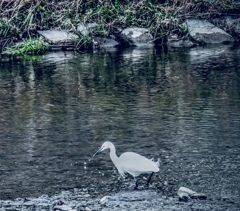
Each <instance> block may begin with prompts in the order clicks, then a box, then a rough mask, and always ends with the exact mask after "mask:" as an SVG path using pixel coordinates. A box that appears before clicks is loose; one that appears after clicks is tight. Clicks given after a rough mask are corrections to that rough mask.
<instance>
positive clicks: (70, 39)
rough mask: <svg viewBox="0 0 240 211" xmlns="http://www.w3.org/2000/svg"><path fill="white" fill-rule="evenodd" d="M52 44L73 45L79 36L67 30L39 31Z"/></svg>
mask: <svg viewBox="0 0 240 211" xmlns="http://www.w3.org/2000/svg"><path fill="white" fill-rule="evenodd" d="M37 32H38V33H39V34H40V35H42V36H43V37H44V39H46V40H47V41H48V43H49V44H51V45H73V44H74V43H75V42H76V40H77V39H78V36H77V35H75V34H73V33H70V32H68V31H65V30H44V31H37Z"/></svg>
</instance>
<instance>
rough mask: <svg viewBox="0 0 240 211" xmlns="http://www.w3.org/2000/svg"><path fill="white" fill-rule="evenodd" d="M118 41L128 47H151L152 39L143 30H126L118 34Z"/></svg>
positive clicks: (148, 33)
mask: <svg viewBox="0 0 240 211" xmlns="http://www.w3.org/2000/svg"><path fill="white" fill-rule="evenodd" d="M120 39H121V40H123V41H124V42H125V43H127V44H128V45H130V46H138V47H142V46H144V47H153V46H154V42H153V37H152V35H151V34H150V32H149V30H148V29H145V28H138V27H133V28H126V29H124V30H123V31H122V32H121V34H120Z"/></svg>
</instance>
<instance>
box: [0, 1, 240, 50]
mask: <svg viewBox="0 0 240 211" xmlns="http://www.w3.org/2000/svg"><path fill="white" fill-rule="evenodd" d="M239 12H240V3H239V1H237V0H234V1H229V0H221V1H207V0H201V1H200V0H195V1H193V0H186V1H179V0H173V1H154V0H152V1H150V0H149V1H119V0H116V1H110V0H107V1H95V0H91V1H80V2H79V1H78V0H74V1H71V2H69V1H64V0H62V1H42V0H37V1H36V0H27V1H21V0H3V1H2V3H1V5H0V14H1V15H0V37H1V38H0V48H1V50H3V49H5V47H6V46H12V45H14V44H15V43H17V42H19V41H21V40H23V39H25V40H26V39H33V38H34V39H35V38H38V37H41V35H42V33H41V32H42V31H47V32H46V33H47V34H48V35H49V32H51V31H52V30H55V31H56V30H57V31H59V30H60V31H61V33H62V34H61V36H63V37H65V36H67V37H68V38H69V36H73V37H74V39H73V40H71V42H70V43H68V40H66V39H65V40H63V39H62V38H61V39H60V43H57V47H56V43H53V42H52V40H48V38H47V37H44V38H45V39H47V41H48V42H49V43H50V45H52V47H53V48H54V49H56V48H58V47H59V46H60V47H64V48H65V49H69V46H70V49H92V48H96V47H99V46H100V47H101V46H102V45H104V46H105V47H106V46H108V47H109V46H116V45H120V46H124V45H131V44H132V40H131V39H130V41H129V39H125V38H126V37H127V36H128V33H132V34H134V33H137V34H138V33H139V31H137V32H135V31H136V30H135V31H133V30H130V32H129V31H127V32H126V33H127V34H126V33H125V34H123V35H121V32H122V31H123V30H124V29H128V28H132V27H137V28H140V29H144V30H143V31H142V32H141V33H143V34H145V35H146V34H148V36H147V37H145V35H144V37H143V36H141V37H140V38H139V39H138V42H139V40H141V44H142V42H144V43H157V44H168V43H173V44H171V45H173V46H174V47H176V46H179V47H192V46H194V45H196V44H204V43H205V42H208V41H206V40H201V39H200V40H199V38H195V37H194V36H192V35H191V34H190V33H189V32H190V31H191V29H189V27H188V26H186V20H187V19H189V18H191V19H192V18H193V19H201V20H206V21H209V22H211V24H215V25H216V26H217V27H220V29H221V30H222V29H223V30H224V31H226V33H228V34H229V35H230V36H233V38H231V39H227V40H226V39H224V40H220V41H221V42H222V41H224V42H225V41H233V40H235V41H238V40H239V29H238V28H239V27H238V26H239V16H238V14H239ZM194 24H195V23H194ZM195 26H196V24H195ZM208 26H209V24H208ZM210 27H212V26H211V25H210ZM49 30H50V31H49ZM200 31H201V29H200ZM218 32H219V31H217V32H216V31H214V33H218ZM63 33H64V35H63ZM189 35H191V36H189ZM53 36H54V37H55V38H56V36H58V35H56V34H54V35H53ZM220 36H222V35H221V34H220V35H218V36H217V37H220ZM214 39H216V38H214ZM169 41H170V42H169ZM190 41H191V42H190ZM112 42H113V43H112ZM189 42H190V43H189ZM192 42H193V43H192ZM66 43H68V44H67V46H66ZM106 43H107V45H106ZM133 45H138V43H134V42H133Z"/></svg>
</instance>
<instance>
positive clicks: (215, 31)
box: [186, 19, 234, 44]
mask: <svg viewBox="0 0 240 211" xmlns="http://www.w3.org/2000/svg"><path fill="white" fill-rule="evenodd" d="M186 25H187V27H188V31H189V35H190V36H191V37H192V38H193V39H194V40H196V41H197V42H200V43H204V44H215V43H226V42H233V41H234V39H233V37H232V36H231V35H230V34H228V33H227V32H225V31H223V30H222V29H220V28H218V27H216V26H215V25H213V24H212V23H210V22H208V21H206V20H200V19H187V20H186Z"/></svg>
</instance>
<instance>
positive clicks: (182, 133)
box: [0, 46, 240, 199]
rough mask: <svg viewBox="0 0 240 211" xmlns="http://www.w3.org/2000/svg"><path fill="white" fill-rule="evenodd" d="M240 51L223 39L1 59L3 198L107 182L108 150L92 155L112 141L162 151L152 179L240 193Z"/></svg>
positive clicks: (154, 154) (122, 147)
mask: <svg viewBox="0 0 240 211" xmlns="http://www.w3.org/2000/svg"><path fill="white" fill-rule="evenodd" d="M239 56H240V49H239V48H235V49H234V48H232V47H229V46H223V47H221V48H219V47H212V48H195V49H191V50H186V51H180V52H168V53H167V52H163V51H157V50H154V49H128V50H125V51H117V50H116V51H112V52H99V53H94V54H88V53H83V54H78V53H72V52H67V53H63V52H56V53H55V52H53V53H49V54H48V55H45V56H43V57H42V60H40V61H14V62H1V63H0V70H1V71H0V99H1V103H0V110H1V112H0V131H1V133H0V141H1V148H0V156H1V157H0V172H1V180H0V188H1V194H0V196H1V199H6V198H13V197H26V196H29V195H35V196H38V195H41V194H43V193H48V194H53V193H56V192H58V191H60V190H64V189H71V188H75V187H87V188H88V187H97V186H98V185H99V184H107V183H108V182H109V181H110V180H112V179H114V178H116V177H115V175H116V172H115V171H114V170H115V169H114V167H113V164H112V163H111V161H110V159H109V155H108V153H107V152H105V153H102V154H101V155H99V156H98V157H96V158H94V159H92V157H91V156H92V154H93V153H94V152H95V150H96V149H98V148H99V147H100V146H101V144H102V142H104V141H106V140H108V141H112V142H114V143H115V145H116V148H117V153H118V155H119V154H120V153H122V152H124V151H135V152H138V153H140V154H143V155H145V156H147V157H149V158H154V159H158V158H160V160H161V171H160V173H159V175H158V176H156V177H155V182H159V183H160V184H163V182H164V181H169V183H170V184H171V183H172V184H174V185H175V186H174V187H173V189H174V188H176V187H180V186H187V187H189V188H193V189H195V190H196V189H197V190H198V191H200V192H211V193H213V194H214V193H216V194H219V193H220V194H225V195H228V194H231V195H234V196H236V197H239V195H240V194H239V190H240V187H239V170H238V169H240V142H239V137H240V130H239V128H240V62H239V59H238V58H239ZM112 172H114V173H113V176H112V175H111V174H112ZM128 182H131V180H129V181H128ZM209 184H211V185H209ZM174 191H175V190H174ZM173 194H175V192H173Z"/></svg>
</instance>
